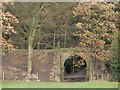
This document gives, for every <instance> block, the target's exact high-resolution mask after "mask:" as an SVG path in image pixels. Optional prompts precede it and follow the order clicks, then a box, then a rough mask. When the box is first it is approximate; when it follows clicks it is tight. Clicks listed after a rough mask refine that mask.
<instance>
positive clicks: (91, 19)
mask: <svg viewBox="0 0 120 90" xmlns="http://www.w3.org/2000/svg"><path fill="white" fill-rule="evenodd" d="M0 7H1V8H2V13H0V17H1V20H2V23H1V27H2V35H1V36H0V37H1V38H2V39H1V41H0V43H1V45H2V48H3V55H4V54H6V52H10V51H11V50H15V49H23V50H28V77H29V76H30V74H31V71H32V55H33V50H44V49H60V48H80V49H83V50H84V51H86V52H89V53H90V55H91V57H94V59H95V60H100V61H106V62H107V61H109V62H110V65H111V72H112V74H113V76H114V77H111V80H117V81H119V80H120V79H119V78H118V75H119V71H120V62H119V61H120V60H119V59H120V58H119V55H118V52H119V51H120V48H119V45H120V36H119V28H120V26H119V25H120V19H119V17H120V12H119V11H120V2H109V3H108V2H101V3H100V2H99V3H97V2H94V3H92V2H91V3H77V2H75V3H62V2H61V3H57V2H56V3H55V2H54V3H47V2H46V3H44V2H29V3H25V2H21V3H17V2H14V3H0Z"/></svg>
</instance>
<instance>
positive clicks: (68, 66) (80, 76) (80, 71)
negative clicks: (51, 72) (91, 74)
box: [64, 55, 87, 82]
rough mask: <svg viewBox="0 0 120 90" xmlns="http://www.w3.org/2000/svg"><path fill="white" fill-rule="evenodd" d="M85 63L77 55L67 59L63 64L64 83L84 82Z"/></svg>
mask: <svg viewBox="0 0 120 90" xmlns="http://www.w3.org/2000/svg"><path fill="white" fill-rule="evenodd" d="M86 67H87V63H86V60H84V59H83V58H82V57H81V56H79V55H74V56H70V57H68V58H67V59H66V60H65V62H64V80H65V81H71V82H72V81H73V82H79V81H85V80H86Z"/></svg>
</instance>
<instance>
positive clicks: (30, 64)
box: [28, 29, 35, 76]
mask: <svg viewBox="0 0 120 90" xmlns="http://www.w3.org/2000/svg"><path fill="white" fill-rule="evenodd" d="M34 36H35V29H33V30H31V32H30V36H29V39H28V76H29V75H30V74H31V71H32V55H33V41H34Z"/></svg>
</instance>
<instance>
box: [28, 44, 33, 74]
mask: <svg viewBox="0 0 120 90" xmlns="http://www.w3.org/2000/svg"><path fill="white" fill-rule="evenodd" d="M32 51H33V49H32V46H31V45H29V47H28V75H30V74H31V71H32Z"/></svg>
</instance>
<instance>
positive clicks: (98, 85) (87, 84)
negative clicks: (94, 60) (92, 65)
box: [2, 82, 118, 88]
mask: <svg viewBox="0 0 120 90" xmlns="http://www.w3.org/2000/svg"><path fill="white" fill-rule="evenodd" d="M2 88H118V82H72V83H71V82H3V83H2Z"/></svg>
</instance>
